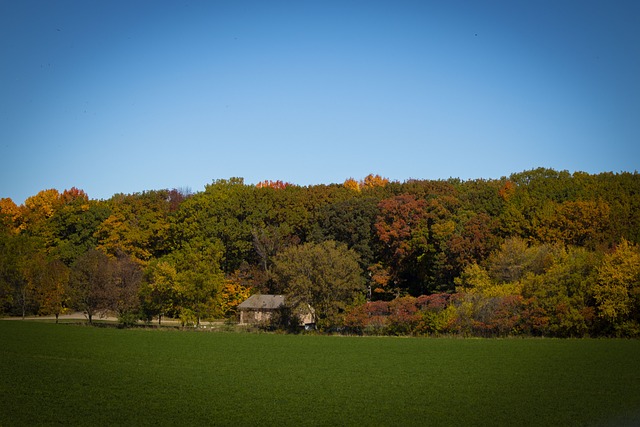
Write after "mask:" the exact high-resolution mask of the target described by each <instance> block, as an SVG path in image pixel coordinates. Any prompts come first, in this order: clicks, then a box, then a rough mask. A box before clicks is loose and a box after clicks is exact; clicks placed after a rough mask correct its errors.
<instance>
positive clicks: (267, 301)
mask: <svg viewBox="0 0 640 427" xmlns="http://www.w3.org/2000/svg"><path fill="white" fill-rule="evenodd" d="M282 304H284V295H258V294H256V295H251V296H250V297H249V298H248V299H247V300H245V301H244V302H243V303H241V304H240V305H238V308H246V309H254V310H259V309H263V310H275V309H276V308H278V307H280V306H281V305H282Z"/></svg>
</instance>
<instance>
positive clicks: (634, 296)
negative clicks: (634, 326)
mask: <svg viewBox="0 0 640 427" xmlns="http://www.w3.org/2000/svg"><path fill="white" fill-rule="evenodd" d="M593 297H594V299H595V301H596V304H597V307H598V316H599V317H600V318H601V319H604V320H606V321H608V322H610V323H612V324H613V325H618V326H619V325H621V324H623V323H624V322H626V321H627V320H630V316H631V315H633V314H634V313H635V314H636V315H637V310H638V309H639V308H640V250H639V249H638V247H637V246H636V245H634V244H632V243H629V242H628V241H627V240H624V239H623V240H622V241H621V243H620V244H619V245H618V247H617V248H616V250H615V251H614V252H612V253H610V254H607V255H605V256H604V258H603V260H602V264H601V265H600V267H599V268H598V271H597V279H596V284H595V285H594V287H593Z"/></svg>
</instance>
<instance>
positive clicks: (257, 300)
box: [238, 294, 314, 328]
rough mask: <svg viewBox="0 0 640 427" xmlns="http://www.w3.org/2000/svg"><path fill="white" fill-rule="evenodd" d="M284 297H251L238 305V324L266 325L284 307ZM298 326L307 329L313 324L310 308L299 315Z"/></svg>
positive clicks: (312, 314)
mask: <svg viewBox="0 0 640 427" xmlns="http://www.w3.org/2000/svg"><path fill="white" fill-rule="evenodd" d="M284 302H285V296H284V295H260V294H256V295H251V296H250V297H249V298H247V299H246V300H245V301H244V302H242V303H240V305H238V312H239V313H240V324H241V325H247V324H260V323H262V324H264V323H267V322H268V321H269V320H270V319H271V317H272V316H273V314H274V313H275V312H276V311H278V310H280V309H281V308H282V306H284ZM299 317H300V326H304V327H305V328H309V327H311V326H312V325H313V324H314V312H313V309H312V308H311V307H309V309H308V310H304V312H302V313H299Z"/></svg>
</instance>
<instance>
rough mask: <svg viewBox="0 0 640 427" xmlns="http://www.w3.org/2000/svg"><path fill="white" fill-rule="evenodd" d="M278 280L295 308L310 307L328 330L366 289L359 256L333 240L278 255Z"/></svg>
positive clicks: (321, 325)
mask: <svg viewBox="0 0 640 427" xmlns="http://www.w3.org/2000/svg"><path fill="white" fill-rule="evenodd" d="M274 273H275V277H276V280H277V281H279V282H280V283H281V284H282V287H283V289H284V290H285V292H286V294H287V301H288V302H287V304H289V305H290V306H291V307H292V308H293V309H294V310H295V309H296V308H298V307H304V306H310V307H312V309H313V310H314V313H315V314H314V316H315V320H316V324H317V326H318V327H319V328H320V329H328V328H330V327H332V326H334V325H338V324H340V320H339V317H340V315H341V314H342V313H344V311H345V309H346V308H347V306H348V305H349V304H351V303H352V302H353V301H354V300H355V299H356V298H357V297H358V296H359V295H362V293H363V291H364V286H363V279H362V274H361V270H360V267H359V265H358V255H357V254H356V253H355V252H354V251H353V250H350V249H348V248H347V247H346V246H345V245H344V244H339V243H336V242H334V241H331V240H327V241H324V242H322V243H317V244H316V243H305V244H303V245H299V246H292V247H290V248H287V249H286V250H285V251H283V252H282V253H281V254H279V255H278V256H277V257H276V260H275V265H274Z"/></svg>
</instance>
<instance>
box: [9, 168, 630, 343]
mask: <svg viewBox="0 0 640 427" xmlns="http://www.w3.org/2000/svg"><path fill="white" fill-rule="evenodd" d="M639 243H640V176H639V175H638V174H637V172H636V173H619V174H614V173H603V174H598V175H590V174H586V173H574V174H571V173H569V172H565V171H562V172H558V171H554V170H550V169H536V170H531V171H525V172H521V173H515V174H513V175H511V176H509V177H504V178H502V179H496V180H483V179H478V180H470V181H461V180H458V179H449V180H438V181H433V180H410V181H406V182H393V181H389V180H387V179H385V178H382V177H380V176H374V175H370V176H368V177H366V178H364V179H363V180H362V181H357V180H355V179H348V180H346V181H345V182H344V183H343V184H333V185H315V186H309V187H301V186H297V185H293V184H289V183H283V182H280V181H276V182H272V181H266V182H263V183H260V184H258V185H247V184H245V183H244V182H243V180H242V179H240V178H231V179H228V180H217V181H215V182H213V183H211V184H210V185H207V186H206V187H205V190H204V191H203V192H199V193H195V194H189V193H185V192H181V191H178V190H159V191H147V192H144V193H140V194H130V195H125V194H117V195H114V196H113V197H112V198H110V199H109V200H92V199H90V198H89V197H88V196H87V194H85V193H84V192H83V191H82V190H78V189H75V188H72V189H70V190H65V191H63V192H62V193H60V192H59V191H57V190H43V191H41V192H40V193H38V194H37V195H35V196H33V197H30V198H29V199H27V200H26V201H25V203H24V204H23V205H21V206H17V205H16V204H15V203H13V201H11V199H1V200H0V303H1V304H2V308H1V311H2V313H4V314H7V315H8V314H13V315H16V314H17V315H21V314H32V313H40V314H59V313H62V312H64V311H65V310H69V309H79V310H83V311H85V312H86V313H87V314H89V315H91V316H93V314H94V313H97V312H100V311H102V310H110V311H112V312H115V313H117V314H118V315H119V316H120V318H121V319H122V321H123V322H124V321H132V320H133V319H136V318H138V317H142V318H149V319H150V318H152V317H154V318H158V316H163V315H171V316H176V317H180V318H182V319H183V321H184V322H185V323H190V322H195V323H197V322H198V321H199V320H200V319H204V318H211V317H222V316H233V315H234V309H235V306H236V305H237V304H238V303H239V302H241V301H242V300H244V299H245V298H246V297H247V296H248V295H250V294H251V293H255V292H261V293H290V294H295V296H296V297H297V298H292V300H295V301H297V302H298V303H306V302H314V303H315V304H320V305H322V307H321V308H320V309H319V311H318V319H317V320H318V326H319V327H320V328H322V329H335V328H343V330H348V331H350V332H355V333H394V334H439V333H459V334H475V335H483V336H485V335H508V334H528V335H545V336H584V335H606V336H610V335H617V336H638V335H640V250H639V249H638V244H639ZM314 251H315V252H314ZM319 251H320V252H319ZM319 253H323V254H325V255H324V256H319V255H318V254H319ZM313 254H316V255H313ZM319 259H322V262H319V261H318V262H315V261H314V260H319ZM298 260H299V261H298ZM300 263H306V264H305V265H308V266H309V267H308V268H306V269H305V270H304V271H303V272H301V271H298V270H302V269H301V268H294V266H295V265H300ZM354 270H355V274H353V273H354ZM327 277H331V278H332V279H331V280H325V278H327Z"/></svg>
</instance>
